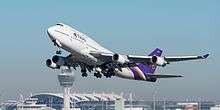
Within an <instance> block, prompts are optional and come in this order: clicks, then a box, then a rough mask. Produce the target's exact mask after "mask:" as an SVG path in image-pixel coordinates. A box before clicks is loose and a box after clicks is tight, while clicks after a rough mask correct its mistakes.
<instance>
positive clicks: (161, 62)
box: [151, 56, 167, 66]
mask: <svg viewBox="0 0 220 110" xmlns="http://www.w3.org/2000/svg"><path fill="white" fill-rule="evenodd" d="M151 62H152V63H154V64H156V65H158V66H166V64H167V61H166V60H165V59H164V57H158V56H152V58H151Z"/></svg>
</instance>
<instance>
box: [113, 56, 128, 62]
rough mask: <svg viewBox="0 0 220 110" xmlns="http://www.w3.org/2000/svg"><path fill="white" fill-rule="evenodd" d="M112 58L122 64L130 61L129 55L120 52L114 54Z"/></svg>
mask: <svg viewBox="0 0 220 110" xmlns="http://www.w3.org/2000/svg"><path fill="white" fill-rule="evenodd" d="M112 60H113V61H115V62H117V63H120V64H124V63H126V62H128V61H129V60H128V59H127V56H124V55H120V54H114V55H113V56H112Z"/></svg>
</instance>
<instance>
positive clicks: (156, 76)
mask: <svg viewBox="0 0 220 110" xmlns="http://www.w3.org/2000/svg"><path fill="white" fill-rule="evenodd" d="M149 76H152V77H155V78H176V77H183V76H181V75H167V74H152V75H149Z"/></svg>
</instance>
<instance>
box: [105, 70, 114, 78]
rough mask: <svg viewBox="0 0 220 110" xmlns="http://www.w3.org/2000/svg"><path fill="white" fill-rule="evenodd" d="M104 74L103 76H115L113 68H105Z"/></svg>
mask: <svg viewBox="0 0 220 110" xmlns="http://www.w3.org/2000/svg"><path fill="white" fill-rule="evenodd" d="M104 76H105V77H106V78H111V77H112V76H115V72H114V69H109V70H107V72H106V73H105V74H104Z"/></svg>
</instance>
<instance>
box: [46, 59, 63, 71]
mask: <svg viewBox="0 0 220 110" xmlns="http://www.w3.org/2000/svg"><path fill="white" fill-rule="evenodd" d="M46 65H47V66H48V67H49V68H52V69H59V68H60V66H58V65H57V64H56V63H54V62H53V61H52V60H51V59H47V61H46Z"/></svg>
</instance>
